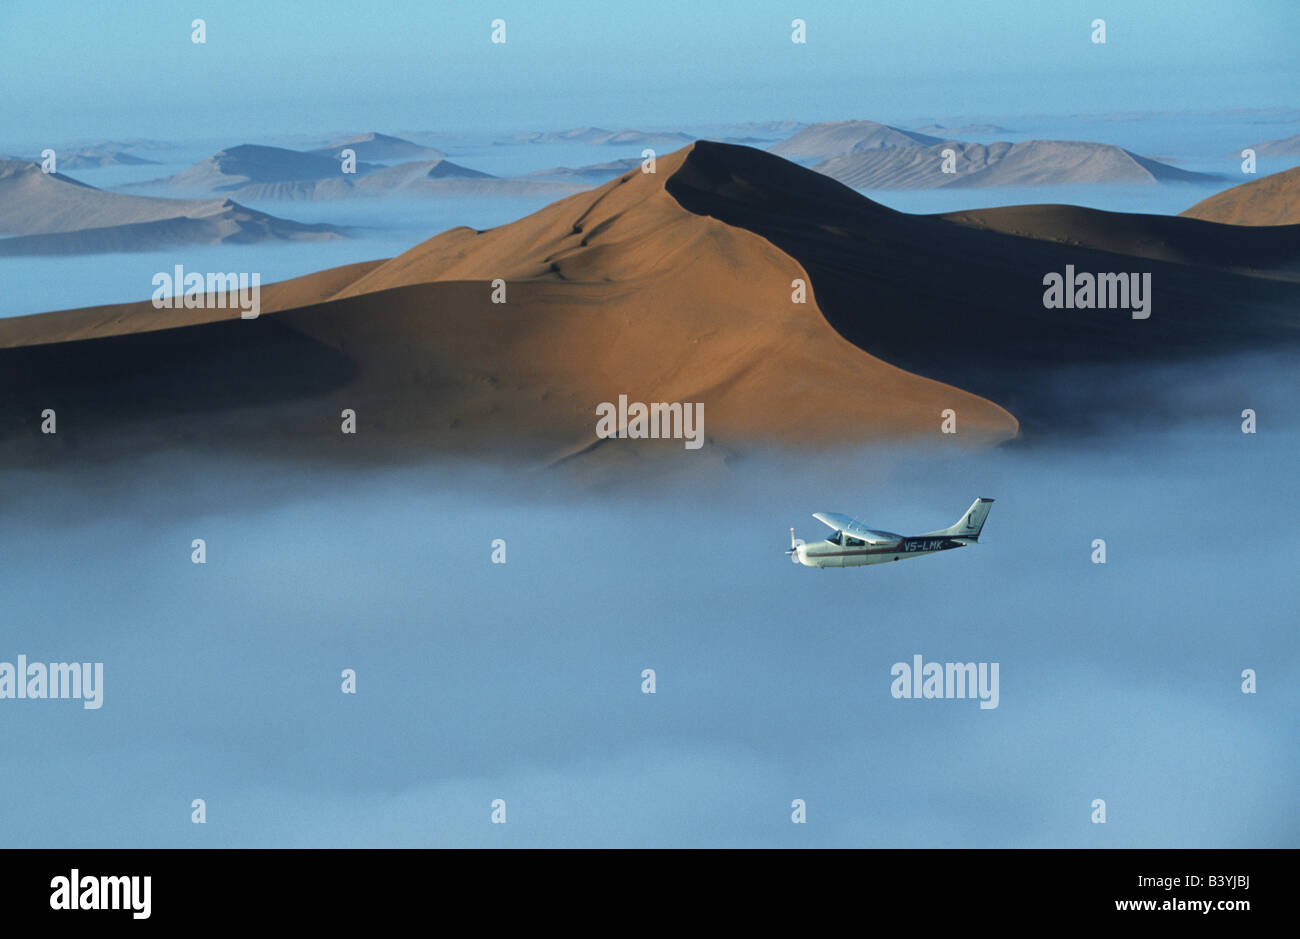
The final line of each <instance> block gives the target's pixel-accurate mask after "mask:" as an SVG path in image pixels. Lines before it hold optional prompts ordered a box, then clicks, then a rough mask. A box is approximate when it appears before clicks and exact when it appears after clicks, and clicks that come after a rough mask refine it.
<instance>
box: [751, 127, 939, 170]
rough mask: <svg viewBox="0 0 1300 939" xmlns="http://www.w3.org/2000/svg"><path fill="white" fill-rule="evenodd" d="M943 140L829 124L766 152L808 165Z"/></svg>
mask: <svg viewBox="0 0 1300 939" xmlns="http://www.w3.org/2000/svg"><path fill="white" fill-rule="evenodd" d="M943 140H944V138H942V137H931V136H930V135H929V134H921V133H917V132H916V131H910V130H903V129H901V128H898V127H890V126H889V125H888V124H879V123H877V122H875V121H832V122H829V123H823V124H812V125H810V126H808V127H805V128H804V129H803V130H801V131H799V132H798V133H797V134H795V135H794V136H793V137H790V138H788V139H786V140H783V141H781V142H780V143H778V144H775V145H774V146H771V147H769V148H768V151H769V152H770V153H775V154H777V155H778V156H783V157H786V158H787V159H791V160H803V161H809V160H824V159H827V158H828V157H833V156H840V155H842V154H846V153H859V152H861V151H864V150H881V149H887V148H891V147H917V146H921V147H928V146H931V145H933V144H938V143H943Z"/></svg>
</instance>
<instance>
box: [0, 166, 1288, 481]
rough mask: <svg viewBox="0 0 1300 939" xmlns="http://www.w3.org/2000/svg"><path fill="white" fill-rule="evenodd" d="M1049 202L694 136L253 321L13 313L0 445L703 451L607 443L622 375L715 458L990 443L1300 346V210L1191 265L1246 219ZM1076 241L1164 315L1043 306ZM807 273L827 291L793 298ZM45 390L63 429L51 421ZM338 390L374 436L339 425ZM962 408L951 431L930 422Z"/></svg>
mask: <svg viewBox="0 0 1300 939" xmlns="http://www.w3.org/2000/svg"><path fill="white" fill-rule="evenodd" d="M1037 209H1038V210H1039V211H1036V212H1030V213H1029V214H1028V216H1027V218H1026V220H1016V219H1013V218H1006V217H1003V218H1001V219H1000V220H999V219H996V218H995V219H993V220H985V219H981V218H980V217H979V213H972V214H969V215H968V216H967V217H963V218H960V219H958V218H952V217H943V216H914V215H907V214H904V213H900V212H895V211H892V210H890V209H888V208H885V207H884V206H881V205H878V204H876V203H874V202H872V201H870V200H869V199H866V198H863V197H862V196H860V195H858V194H857V193H855V192H853V191H852V190H851V189H848V188H846V187H845V186H843V185H841V184H839V183H837V182H835V181H834V180H831V179H829V178H828V177H825V176H823V175H820V174H818V173H815V172H812V171H810V170H806V169H803V168H800V167H798V166H796V165H794V164H792V163H789V162H787V161H784V160H782V159H780V158H778V157H775V156H773V155H771V154H767V153H764V152H762V151H757V150H752V149H749V148H745V147H734V146H728V145H723V144H712V143H697V144H694V145H693V146H691V147H688V148H685V149H683V150H681V151H678V152H677V153H674V154H670V155H668V156H665V157H662V158H661V159H660V160H659V163H658V172H657V173H655V174H645V173H642V172H640V170H639V169H638V170H633V171H630V172H628V173H625V174H623V175H621V176H619V177H618V178H617V179H615V180H612V181H610V182H608V183H606V184H605V185H603V186H601V187H600V188H598V189H595V190H592V191H588V192H582V193H578V194H575V195H572V196H570V197H568V198H565V199H562V200H560V201H558V202H555V203H553V204H552V205H550V206H547V207H546V208H544V209H542V210H541V211H539V212H536V213H534V214H533V215H530V216H528V217H526V218H524V219H520V220H519V221H516V222H512V223H510V224H508V225H504V226H501V227H500V228H495V229H491V230H488V231H475V230H473V229H469V228H456V229H452V230H451V231H448V232H445V233H443V234H441V235H438V236H437V237H435V238H432V239H430V240H428V241H426V242H424V243H423V244H420V245H417V246H416V247H414V248H412V249H411V250H409V251H407V252H405V253H403V254H401V255H398V256H397V257H395V258H392V259H389V260H386V261H377V262H368V263H365V264H357V265H351V266H349V267H348V268H341V269H333V270H329V271H323V272H321V273H319V274H314V275H309V276H308V277H303V278H297V279H296V280H294V281H290V282H287V283H285V284H278V285H272V286H271V287H268V288H267V289H266V290H265V291H264V295H263V298H262V300H263V302H262V309H263V311H264V313H263V315H262V316H261V317H260V318H259V319H257V320H251V321H242V320H239V319H237V317H238V313H237V312H236V311H234V310H230V309H208V310H189V311H165V310H164V311H159V310H155V309H153V308H152V306H151V305H150V304H148V303H147V302H146V303H138V304H125V305H118V306H114V307H101V308H91V309H83V310H71V311H63V312H59V313H49V314H40V315H36V316H29V317H19V318H15V319H10V320H0V457H3V458H4V459H5V460H7V461H16V462H22V463H31V462H33V461H35V462H38V463H44V462H48V461H50V460H57V459H59V458H61V457H60V456H59V454H62V453H68V454H71V453H81V454H83V455H85V454H87V453H92V454H104V455H112V454H113V453H115V452H119V451H121V450H122V449H123V448H127V449H130V450H131V452H139V450H140V449H141V448H148V447H151V446H173V445H175V444H176V443H178V442H182V441H183V442H185V443H187V444H189V445H194V446H211V447H213V448H215V449H219V450H220V451H221V452H229V450H230V448H232V447H242V448H245V449H249V450H255V451H259V452H267V453H277V454H293V455H299V456H302V457H310V458H322V457H331V458H341V459H357V460H374V459H402V460H408V459H418V458H419V457H420V456H421V455H422V454H430V453H460V454H465V455H475V456H480V457H502V458H508V459H513V460H521V459H522V460H526V461H541V462H555V461H559V460H577V461H580V462H582V463H587V464H590V463H592V461H597V462H599V461H604V460H610V459H613V460H624V459H627V458H628V455H629V454H639V453H652V452H653V453H658V454H668V455H672V456H673V457H674V458H676V459H686V460H690V459H691V458H692V457H691V455H690V453H689V452H688V451H685V450H684V449H683V448H682V446H681V442H680V441H629V440H601V439H600V438H598V437H597V436H596V434H595V418H596V412H595V409H596V406H597V405H598V404H600V403H601V402H613V401H616V400H617V399H618V396H619V395H627V396H628V399H629V400H631V401H645V402H655V401H665V402H672V401H677V402H702V403H703V404H704V405H705V434H706V437H707V440H708V442H709V444H708V445H709V447H710V450H709V452H711V453H714V454H716V453H723V454H738V453H743V452H746V451H747V450H750V449H752V448H753V447H755V446H761V445H764V444H775V445H783V446H793V447H826V446H834V445H844V444H860V443H863V442H867V441H873V440H885V439H902V438H914V439H917V438H919V439H924V440H929V441H933V442H935V443H937V444H938V443H942V444H944V445H948V446H971V445H974V446H981V445H988V444H992V443H997V442H999V441H1004V440H1007V439H1009V438H1011V437H1013V436H1015V435H1016V434H1017V433H1018V432H1019V431H1020V430H1021V429H1022V428H1025V427H1028V428H1031V429H1032V431H1033V432H1053V431H1055V432H1061V429H1062V428H1070V427H1074V426H1078V425H1079V424H1080V422H1084V423H1086V420H1087V419H1089V418H1096V417H1098V416H1099V415H1100V416H1101V417H1102V418H1105V417H1107V416H1109V415H1112V414H1113V413H1114V412H1115V410H1116V409H1120V410H1123V409H1131V408H1132V406H1133V402H1132V400H1131V399H1130V398H1128V397H1123V396H1121V397H1123V400H1116V395H1115V394H1114V393H1113V391H1112V388H1113V386H1112V384H1111V383H1110V382H1109V381H1106V382H1092V381H1083V382H1079V381H1073V382H1063V381H1062V380H1061V376H1062V375H1063V374H1065V373H1064V372H1063V371H1062V370H1063V369H1068V368H1072V367H1084V366H1087V367H1094V366H1098V365H1105V366H1106V367H1108V368H1111V369H1127V370H1128V371H1129V372H1131V373H1133V374H1138V375H1142V374H1146V373H1147V370H1149V369H1151V368H1152V367H1154V366H1155V365H1156V364H1157V363H1170V362H1193V361H1195V362H1199V361H1201V360H1203V359H1204V358H1205V357H1207V356H1217V355H1224V354H1229V353H1232V352H1236V351H1242V350H1252V349H1261V348H1268V349H1273V350H1276V349H1279V348H1282V347H1284V346H1287V345H1291V347H1293V348H1294V344H1295V342H1296V340H1297V335H1298V331H1297V329H1296V326H1297V323H1298V321H1300V314H1298V313H1297V300H1300V282H1298V281H1297V280H1296V279H1295V278H1293V277H1290V276H1288V275H1287V273H1286V272H1287V271H1288V270H1291V269H1294V265H1295V263H1296V261H1297V259H1300V248H1298V247H1297V246H1296V235H1295V232H1294V231H1291V230H1289V229H1272V230H1260V231H1259V232H1256V233H1254V237H1255V238H1256V239H1257V240H1256V242H1254V250H1255V252H1256V253H1258V254H1259V255H1260V256H1264V257H1268V258H1271V259H1272V265H1273V269H1272V270H1271V271H1260V270H1258V269H1257V268H1258V265H1257V264H1256V263H1254V262H1253V261H1251V260H1249V255H1250V254H1251V251H1250V250H1248V247H1243V245H1244V244H1245V243H1244V242H1237V243H1230V247H1229V250H1228V252H1227V261H1225V262H1224V263H1223V264H1222V265H1220V266H1219V267H1217V268H1214V269H1207V268H1205V267H1203V266H1201V265H1200V264H1199V263H1197V259H1198V258H1200V257H1201V256H1203V255H1204V254H1205V253H1207V252H1209V251H1211V250H1213V246H1214V245H1215V244H1218V243H1220V242H1221V241H1223V239H1224V238H1233V237H1235V236H1234V235H1233V232H1235V231H1237V230H1235V229H1226V228H1224V227H1223V226H1218V225H1214V224H1212V223H1207V222H1201V221H1197V220H1191V219H1166V220H1164V221H1165V222H1168V223H1170V225H1169V227H1168V229H1167V231H1164V232H1163V236H1164V237H1167V239H1168V242H1169V243H1168V245H1166V246H1164V247H1157V248H1143V247H1142V246H1143V244H1144V242H1145V241H1146V240H1148V239H1149V238H1151V237H1153V236H1154V237H1160V236H1161V232H1160V230H1159V229H1157V228H1153V227H1152V226H1153V225H1154V224H1155V223H1153V222H1152V221H1151V219H1150V218H1149V217H1147V216H1126V215H1120V214H1114V213H1094V214H1093V215H1090V216H1085V218H1084V221H1085V222H1086V225H1084V226H1083V227H1084V228H1085V229H1086V236H1085V238H1083V239H1076V240H1071V239H1070V237H1069V232H1070V229H1071V226H1074V225H1077V224H1079V218H1078V217H1077V216H1076V215H1075V214H1073V213H1075V212H1077V211H1078V210H1071V209H1070V207H1050V206H1049V207H1037ZM1000 228H1001V229H1005V230H999V229H1000ZM1085 242H1086V243H1085ZM1234 244H1235V246H1233V245H1234ZM1135 248H1137V249H1142V250H1143V252H1144V253H1141V254H1135V253H1129V252H1131V251H1133V250H1134V249H1135ZM1234 252H1236V253H1234ZM1239 263H1240V264H1241V265H1242V266H1240V267H1239V266H1237V264H1239ZM1066 265H1074V266H1075V267H1076V268H1077V269H1078V270H1085V271H1124V272H1127V271H1140V272H1146V273H1148V274H1150V275H1151V278H1152V282H1153V284H1154V287H1153V291H1152V295H1151V311H1152V312H1151V316H1150V318H1149V319H1146V320H1134V319H1132V318H1131V317H1130V315H1129V314H1128V311H1127V310H1115V309H1073V310H1068V311H1066V310H1060V309H1046V308H1045V307H1044V305H1043V299H1042V297H1043V276H1044V274H1045V273H1047V272H1051V271H1064V270H1065V269H1066ZM496 280H499V281H500V282H504V284H505V286H506V288H507V290H508V295H507V296H506V297H505V298H504V299H505V302H501V303H497V302H493V294H494V290H495V289H497V288H494V287H493V281H496ZM799 281H803V282H805V283H806V284H807V285H808V287H809V288H810V292H809V293H808V294H807V296H806V299H807V301H808V302H805V303H796V302H793V299H794V298H793V297H792V289H793V288H794V285H795V284H796V283H797V282H799ZM69 340H72V341H69ZM232 362H237V363H238V368H231V367H230V363H232ZM1107 374H1108V376H1112V377H1113V375H1114V374H1115V373H1114V372H1108V373H1107ZM51 406H55V407H58V408H59V409H60V410H59V414H60V418H59V419H60V422H61V423H60V432H59V435H58V440H56V441H50V440H46V439H42V435H41V434H40V433H39V429H38V426H37V425H38V422H39V414H40V410H41V408H42V407H51ZM344 408H352V409H354V410H355V411H356V413H357V416H358V422H359V428H360V430H359V435H358V436H357V437H355V438H352V437H347V436H345V435H342V434H340V433H339V419H340V418H339V415H340V412H341V411H342V410H343V409H344ZM949 408H951V409H952V410H953V411H954V412H955V413H956V415H957V420H958V427H959V433H958V435H957V436H956V437H944V436H943V435H941V434H940V433H939V424H940V420H941V412H943V411H945V410H946V409H949ZM1013 415H1014V416H1013ZM1018 418H1020V419H1022V420H1018ZM64 427H66V428H67V432H66V433H65V431H64V429H63V428H64ZM128 430H130V431H132V432H131V433H127V432H126V431H128ZM115 448H116V449H115Z"/></svg>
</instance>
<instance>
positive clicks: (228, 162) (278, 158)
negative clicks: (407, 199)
mask: <svg viewBox="0 0 1300 939" xmlns="http://www.w3.org/2000/svg"><path fill="white" fill-rule="evenodd" d="M379 169H381V167H379V166H377V165H374V164H370V163H360V162H359V163H357V175H358V176H364V175H365V174H367V173H371V172H374V171H376V170H379ZM340 175H342V173H341V171H340V169H339V162H338V161H337V160H336V159H334V157H332V156H326V155H324V154H321V153H304V152H303V151H301V150H287V149H285V148H284V147H264V146H260V145H257V144H241V145H240V146H238V147H231V148H230V149H229V150H222V151H221V152H220V153H216V154H213V155H212V156H210V157H208V158H207V159H206V160H202V161H200V162H198V163H196V164H194V165H193V166H191V167H190V168H189V169H187V170H182V171H181V172H179V173H177V174H175V175H174V176H168V177H167V178H165V179H157V180H150V181H149V182H146V183H138V184H136V187H137V188H143V187H149V188H155V189H167V190H170V191H173V192H183V193H223V194H233V193H235V192H236V191H238V190H241V189H243V188H245V187H248V186H250V185H259V184H263V185H264V184H270V183H292V182H298V181H301V180H317V179H333V178H335V177H337V176H340Z"/></svg>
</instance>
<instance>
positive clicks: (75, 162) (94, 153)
mask: <svg viewBox="0 0 1300 939" xmlns="http://www.w3.org/2000/svg"><path fill="white" fill-rule="evenodd" d="M32 162H34V163H40V162H41V161H40V159H39V158H33V160H32ZM57 162H58V169H61V170H84V169H95V168H97V167H100V166H156V165H157V161H156V160H146V159H145V158H144V157H138V156H135V155H134V154H131V153H126V152H124V151H122V150H106V149H100V148H97V147H82V148H81V149H80V150H73V151H70V152H68V153H57Z"/></svg>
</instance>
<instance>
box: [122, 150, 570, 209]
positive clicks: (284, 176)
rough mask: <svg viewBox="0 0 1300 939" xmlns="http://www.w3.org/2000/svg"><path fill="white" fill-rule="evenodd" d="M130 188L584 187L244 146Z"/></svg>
mask: <svg viewBox="0 0 1300 939" xmlns="http://www.w3.org/2000/svg"><path fill="white" fill-rule="evenodd" d="M371 136H374V135H371ZM389 139H393V140H396V139H397V138H389ZM358 156H359V154H358ZM130 188H134V189H143V190H147V191H151V192H157V191H167V192H176V193H186V194H194V193H211V194H214V195H215V194H220V195H225V196H230V197H231V198H235V199H243V200H245V201H248V202H260V201H268V200H283V201H291V202H292V201H313V200H327V199H349V198H361V197H383V196H443V195H469V194H486V195H511V196H513V195H520V196H535V195H562V194H565V193H569V192H574V191H576V190H577V189H579V188H581V187H580V186H578V185H575V184H565V183H564V182H563V181H562V180H558V181H557V180H549V179H545V180H544V179H529V178H518V179H500V178H498V177H495V176H492V175H490V174H488V173H481V172H479V171H478V170H473V169H470V168H469V167H466V166H460V165H459V164H457V163H453V162H451V161H450V160H444V159H441V158H440V159H436V160H416V161H411V162H406V163H396V164H394V165H392V166H385V165H382V164H378V163H362V162H358V163H357V172H356V173H344V172H342V169H341V168H340V165H339V161H338V160H336V159H335V158H334V157H333V156H328V155H326V154H325V152H324V151H316V152H304V151H300V150H286V149H284V148H282V147H262V146H254V145H250V144H245V145H243V146H239V147H232V148H231V149H229V150H223V151H221V152H220V153H218V154H216V155H215V156H212V157H209V158H208V159H206V160H203V161H201V162H199V163H196V164H195V165H194V166H192V167H190V168H189V169H187V170H184V171H182V172H180V173H177V174H176V175H175V176H170V177H168V178H166V179H160V180H153V181H151V182H147V183H137V184H135V185H134V186H132V187H130Z"/></svg>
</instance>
